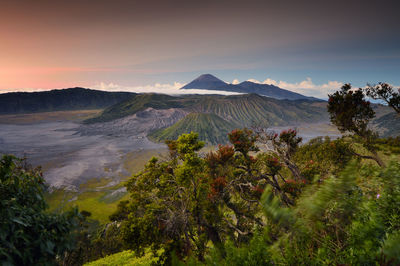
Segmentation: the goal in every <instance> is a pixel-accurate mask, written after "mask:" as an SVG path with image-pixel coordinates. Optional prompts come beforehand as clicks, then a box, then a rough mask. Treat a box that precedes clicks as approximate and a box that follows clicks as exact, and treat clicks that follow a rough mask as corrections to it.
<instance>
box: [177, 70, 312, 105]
mask: <svg viewBox="0 0 400 266" xmlns="http://www.w3.org/2000/svg"><path fill="white" fill-rule="evenodd" d="M191 89H200V90H213V91H229V92H238V93H256V94H258V95H263V96H267V97H271V98H275V99H286V100H312V101H315V100H317V101H318V100H320V99H317V98H314V97H308V96H304V95H301V94H299V93H296V92H292V91H289V90H284V89H281V88H279V87H277V86H274V85H268V84H259V83H254V82H250V81H244V82H242V83H239V84H229V83H226V82H224V81H222V80H220V79H218V78H216V77H215V76H213V75H211V74H204V75H201V76H200V77H198V78H196V79H195V80H193V81H192V82H190V83H188V84H187V85H185V86H183V87H182V88H181V90H191Z"/></svg>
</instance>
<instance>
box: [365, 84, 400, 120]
mask: <svg viewBox="0 0 400 266" xmlns="http://www.w3.org/2000/svg"><path fill="white" fill-rule="evenodd" d="M365 92H366V94H367V96H369V97H371V98H372V99H375V100H378V99H380V100H383V101H385V102H386V103H387V104H388V105H389V106H390V107H391V108H393V110H395V111H396V112H397V113H398V114H400V93H399V90H398V92H395V90H394V89H393V87H392V86H391V85H389V84H387V83H384V82H379V84H378V85H370V84H367V88H366V89H365Z"/></svg>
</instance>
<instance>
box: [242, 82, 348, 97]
mask: <svg viewBox="0 0 400 266" xmlns="http://www.w3.org/2000/svg"><path fill="white" fill-rule="evenodd" d="M248 81H251V82H255V83H260V84H270V85H275V86H277V87H279V88H282V89H285V90H290V91H294V92H297V93H300V94H304V95H306V96H313V97H317V98H322V99H326V98H328V94H330V93H333V92H335V91H337V90H338V89H340V87H342V86H343V82H340V81H328V82H327V83H325V84H315V83H314V82H313V81H312V79H311V78H306V79H305V80H303V81H300V82H295V83H290V82H286V81H282V80H280V81H276V80H273V79H270V78H267V79H265V80H264V81H263V82H260V81H258V80H256V79H249V80H248Z"/></svg>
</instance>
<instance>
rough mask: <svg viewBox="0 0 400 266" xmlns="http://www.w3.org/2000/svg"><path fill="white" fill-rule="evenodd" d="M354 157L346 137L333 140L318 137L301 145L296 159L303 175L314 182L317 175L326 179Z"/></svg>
mask: <svg viewBox="0 0 400 266" xmlns="http://www.w3.org/2000/svg"><path fill="white" fill-rule="evenodd" d="M352 158H353V151H352V148H351V146H350V144H349V142H348V141H346V139H344V138H340V139H336V140H331V139H330V138H329V137H325V138H322V137H318V138H315V139H312V140H310V141H309V142H308V143H306V144H304V145H302V146H300V147H299V148H298V149H297V151H296V154H295V156H294V160H295V161H296V163H297V164H298V165H299V167H300V168H301V173H302V175H303V176H304V177H305V178H306V179H307V180H308V181H309V182H312V181H313V180H314V178H315V177H317V176H318V178H319V179H324V178H326V177H328V176H329V175H331V174H334V173H337V172H338V171H340V170H342V169H343V168H344V167H345V166H346V165H347V163H348V162H349V161H350V160H351V159H352Z"/></svg>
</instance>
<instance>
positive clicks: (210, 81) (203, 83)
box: [181, 74, 230, 90]
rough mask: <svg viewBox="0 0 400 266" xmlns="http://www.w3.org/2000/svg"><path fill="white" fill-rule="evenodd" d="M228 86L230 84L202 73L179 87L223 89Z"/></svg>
mask: <svg viewBox="0 0 400 266" xmlns="http://www.w3.org/2000/svg"><path fill="white" fill-rule="evenodd" d="M229 86H230V84H227V83H225V82H224V81H222V80H220V79H219V78H216V77H214V76H213V75H211V74H204V75H201V76H200V77H198V78H196V79H195V80H193V81H192V82H190V83H188V84H187V85H186V86H184V87H182V88H181V89H200V90H225V89H226V88H227V87H229Z"/></svg>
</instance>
